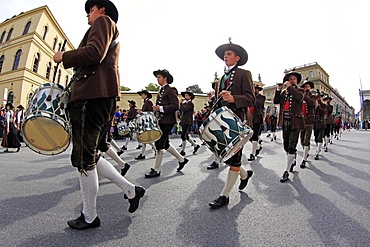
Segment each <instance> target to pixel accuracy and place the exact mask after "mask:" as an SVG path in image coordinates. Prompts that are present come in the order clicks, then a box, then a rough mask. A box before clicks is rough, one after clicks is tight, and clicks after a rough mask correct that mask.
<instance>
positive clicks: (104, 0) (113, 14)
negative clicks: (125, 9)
mask: <svg viewBox="0 0 370 247" xmlns="http://www.w3.org/2000/svg"><path fill="white" fill-rule="evenodd" d="M94 5H99V6H102V7H104V8H105V14H106V15H107V16H109V17H110V18H111V19H112V20H113V21H114V22H115V23H117V21H118V10H117V8H116V6H115V5H114V3H112V2H111V1H109V0H87V1H86V3H85V11H86V13H87V14H88V13H90V9H91V7H93V6H94Z"/></svg>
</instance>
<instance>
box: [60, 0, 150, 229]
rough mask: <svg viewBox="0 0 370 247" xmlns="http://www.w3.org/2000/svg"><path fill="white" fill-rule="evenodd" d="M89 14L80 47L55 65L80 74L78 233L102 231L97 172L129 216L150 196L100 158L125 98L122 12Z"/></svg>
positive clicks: (75, 133) (95, 0) (75, 156)
mask: <svg viewBox="0 0 370 247" xmlns="http://www.w3.org/2000/svg"><path fill="white" fill-rule="evenodd" d="M85 11H86V13H87V17H88V23H89V25H91V27H90V28H89V29H88V30H87V32H86V34H85V36H84V38H83V39H82V42H81V44H80V46H79V47H78V48H77V49H75V50H71V51H67V52H57V53H56V54H55V55H54V61H55V62H56V63H60V62H63V64H64V67H65V68H70V67H74V68H75V71H79V73H76V77H75V81H74V83H73V85H72V90H71V99H70V104H69V113H70V120H71V124H72V141H73V149H72V154H71V161H72V165H73V166H74V167H76V168H77V169H78V171H79V172H80V174H79V181H80V188H81V195H82V212H81V216H80V217H78V218H77V219H75V220H69V221H68V222H67V224H68V225H69V226H70V227H71V228H74V229H77V230H84V229H88V228H93V227H99V226H100V219H99V217H98V216H97V210H96V199H97V195H98V188H99V181H98V172H99V174H100V175H102V176H104V177H106V178H108V179H109V180H111V181H112V182H114V183H115V184H116V185H117V186H118V187H120V188H121V189H122V191H123V192H124V194H125V196H124V197H125V198H128V201H129V203H130V207H129V212H130V213H132V212H134V211H136V209H137V208H138V206H139V200H140V198H141V197H142V196H143V195H144V193H145V190H144V188H142V187H138V186H135V185H133V184H132V183H130V182H128V181H127V180H126V179H125V178H124V177H122V176H121V174H120V173H119V172H118V171H117V170H116V169H115V168H114V166H113V165H112V164H111V163H109V162H108V161H107V160H105V159H104V158H102V157H99V156H98V154H97V150H98V147H97V145H98V143H99V142H100V139H101V138H104V137H105V136H106V133H107V132H108V131H109V128H110V126H111V123H112V119H113V117H114V113H115V110H116V105H117V97H118V96H119V95H120V91H119V88H120V81H119V73H118V56H119V47H120V46H119V43H117V42H115V40H116V38H117V37H118V29H117V26H116V23H117V20H118V11H117V8H116V6H115V5H114V4H113V3H112V2H111V1H109V0H88V1H87V2H86V3H85Z"/></svg>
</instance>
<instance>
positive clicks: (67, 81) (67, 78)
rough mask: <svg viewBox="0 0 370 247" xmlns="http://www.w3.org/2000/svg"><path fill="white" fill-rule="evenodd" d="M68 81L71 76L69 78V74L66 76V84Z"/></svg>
mask: <svg viewBox="0 0 370 247" xmlns="http://www.w3.org/2000/svg"><path fill="white" fill-rule="evenodd" d="M68 81H69V78H68V75H67V76H66V85H68Z"/></svg>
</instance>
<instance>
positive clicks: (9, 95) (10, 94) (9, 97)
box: [6, 92, 14, 104]
mask: <svg viewBox="0 0 370 247" xmlns="http://www.w3.org/2000/svg"><path fill="white" fill-rule="evenodd" d="M13 100H14V93H13V92H9V93H8V99H7V101H6V103H12V104H13Z"/></svg>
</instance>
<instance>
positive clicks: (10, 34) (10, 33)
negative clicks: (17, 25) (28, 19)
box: [6, 28, 13, 41]
mask: <svg viewBox="0 0 370 247" xmlns="http://www.w3.org/2000/svg"><path fill="white" fill-rule="evenodd" d="M12 33H13V28H12V29H10V30H9V33H8V37H6V41H8V40H10V38H11V37H12Z"/></svg>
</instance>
